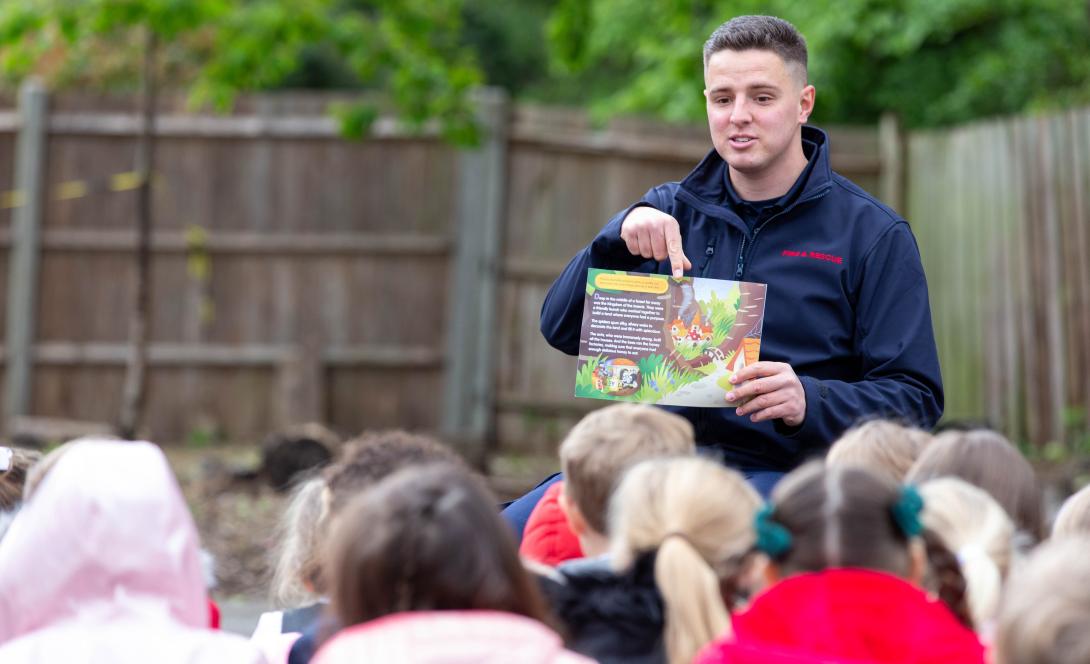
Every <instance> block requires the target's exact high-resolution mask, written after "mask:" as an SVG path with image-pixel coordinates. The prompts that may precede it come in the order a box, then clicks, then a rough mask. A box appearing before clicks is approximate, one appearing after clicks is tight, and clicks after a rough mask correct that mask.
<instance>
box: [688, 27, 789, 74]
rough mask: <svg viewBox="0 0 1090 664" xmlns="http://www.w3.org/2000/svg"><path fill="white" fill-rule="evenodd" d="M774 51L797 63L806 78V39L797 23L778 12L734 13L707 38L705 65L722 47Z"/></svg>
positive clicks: (781, 56) (784, 58)
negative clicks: (757, 13) (789, 21)
mask: <svg viewBox="0 0 1090 664" xmlns="http://www.w3.org/2000/svg"><path fill="white" fill-rule="evenodd" d="M749 50H757V51H772V52H773V53H775V54H776V55H778V56H780V58H782V59H783V61H784V62H785V63H787V64H788V65H795V66H796V67H798V69H799V71H800V72H801V73H802V80H803V82H805V81H806V67H807V54H806V39H804V38H803V36H802V34H801V33H799V31H798V29H796V28H795V26H793V25H791V24H790V23H788V22H787V21H785V20H783V19H782V18H777V17H775V16H735V17H734V18H732V19H731V20H729V21H727V22H726V23H724V24H722V25H720V26H719V27H718V28H716V29H715V32H713V33H712V35H711V37H708V41H706V42H704V66H705V67H707V66H708V61H709V60H711V57H712V56H713V55H715V54H716V53H718V52H719V51H749Z"/></svg>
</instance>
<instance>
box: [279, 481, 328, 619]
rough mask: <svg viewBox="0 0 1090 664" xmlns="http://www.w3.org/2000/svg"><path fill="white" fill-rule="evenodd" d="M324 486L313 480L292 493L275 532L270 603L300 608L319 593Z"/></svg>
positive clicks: (304, 483)
mask: <svg viewBox="0 0 1090 664" xmlns="http://www.w3.org/2000/svg"><path fill="white" fill-rule="evenodd" d="M324 489H325V482H324V481H322V479H321V478H320V477H313V478H311V479H309V480H306V481H304V482H301V483H299V484H297V485H296V486H295V488H294V489H292V493H291V499H290V500H289V501H288V507H287V509H286V510H285V511H284V515H283V519H282V520H281V522H280V525H279V528H278V532H277V540H276V541H277V551H276V567H275V569H274V571H273V581H272V595H273V600H274V601H275V602H276V603H277V604H279V605H281V606H286V607H290V606H302V605H304V604H308V603H310V602H313V601H315V600H316V599H317V598H318V596H319V595H321V594H322V592H323V587H322V581H321V555H322V554H321V540H322V538H321V532H322V528H321V524H322V492H323V490H324Z"/></svg>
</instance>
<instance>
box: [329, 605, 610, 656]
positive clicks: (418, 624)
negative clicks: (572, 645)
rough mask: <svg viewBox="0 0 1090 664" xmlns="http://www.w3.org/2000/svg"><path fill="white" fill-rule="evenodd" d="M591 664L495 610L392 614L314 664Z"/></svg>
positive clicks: (334, 643) (343, 638)
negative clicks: (383, 663)
mask: <svg viewBox="0 0 1090 664" xmlns="http://www.w3.org/2000/svg"><path fill="white" fill-rule="evenodd" d="M355 662H402V663H403V664H500V663H506V662H522V663H524V664H590V662H592V660H589V659H587V658H585V657H582V656H580V655H576V654H575V653H572V652H569V651H567V650H565V649H564V646H563V643H561V640H560V637H559V636H558V635H557V634H556V633H555V632H553V631H552V630H550V629H549V628H547V627H545V626H544V625H542V624H541V623H539V622H537V621H536V620H531V619H529V618H526V617H523V616H519V615H515V614H512V613H502V612H497V611H416V612H411V613H397V614H394V615H391V616H386V617H384V618H379V619H378V620H372V621H371V622H367V623H363V624H361V625H356V626H354V627H349V628H347V629H344V630H342V631H341V632H339V633H338V634H337V635H336V636H335V637H334V638H333V639H332V640H330V641H329V642H328V643H326V644H325V645H324V646H322V648H321V650H319V651H318V653H317V654H316V655H315V657H314V664H354V663H355Z"/></svg>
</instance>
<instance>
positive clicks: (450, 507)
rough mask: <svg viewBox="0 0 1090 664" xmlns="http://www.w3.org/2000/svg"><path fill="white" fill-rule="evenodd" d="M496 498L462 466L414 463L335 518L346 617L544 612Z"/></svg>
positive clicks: (336, 589)
mask: <svg viewBox="0 0 1090 664" xmlns="http://www.w3.org/2000/svg"><path fill="white" fill-rule="evenodd" d="M495 505H496V503H495V500H493V498H492V497H491V496H490V495H489V493H488V492H487V491H486V490H485V489H484V488H483V486H482V485H481V484H480V482H479V481H478V480H476V479H475V478H474V477H472V476H471V475H469V473H468V472H467V471H465V470H464V469H462V468H460V467H455V466H451V465H449V464H433V465H430V466H426V467H419V468H407V469H405V470H402V471H400V472H398V473H395V474H394V475H392V476H390V477H388V478H387V479H385V480H383V481H382V482H380V483H379V484H377V485H375V486H374V487H372V488H371V489H370V490H368V491H365V492H364V493H363V494H361V495H360V496H358V497H357V498H356V499H355V500H354V501H353V502H352V504H351V505H349V506H348V508H346V509H345V510H344V511H343V512H342V513H341V515H340V516H338V517H337V518H336V519H335V520H334V524H333V532H332V537H331V539H330V543H329V547H328V549H327V555H326V564H327V569H328V570H329V571H330V574H331V584H330V595H331V601H332V607H333V610H334V613H335V614H336V616H337V618H338V620H339V621H340V623H341V624H343V625H353V624H357V623H361V622H365V621H368V620H374V619H375V618H379V617H381V616H385V615H388V614H391V613H396V612H400V611H443V610H457V609H483V610H492V611H507V612H510V613H516V614H520V615H524V616H528V617H530V618H535V619H539V620H540V619H543V618H544V616H545V610H544V608H543V606H544V605H543V603H542V600H541V596H540V594H539V592H538V590H537V587H536V586H535V585H534V584H533V583H532V582H531V580H530V577H529V576H528V574H527V573H526V571H525V570H524V569H523V567H522V564H521V562H520V561H519V558H518V552H517V550H516V549H515V544H514V541H513V539H512V537H511V534H510V532H508V529H507V526H506V525H505V524H504V523H503V521H502V519H501V517H500V516H499V514H498V512H497V511H496V506H495Z"/></svg>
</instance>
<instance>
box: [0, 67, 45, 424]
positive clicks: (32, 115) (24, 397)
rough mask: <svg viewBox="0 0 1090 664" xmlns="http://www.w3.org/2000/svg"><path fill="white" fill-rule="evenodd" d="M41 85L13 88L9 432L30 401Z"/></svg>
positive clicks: (42, 119)
mask: <svg viewBox="0 0 1090 664" xmlns="http://www.w3.org/2000/svg"><path fill="white" fill-rule="evenodd" d="M46 101H47V93H46V90H45V87H44V86H43V85H42V84H41V83H40V82H39V81H37V80H36V79H28V80H27V81H26V82H25V83H23V85H22V88H21V89H20V91H19V118H20V120H19V138H18V141H17V143H16V148H15V192H16V193H15V198H16V200H15V201H14V203H15V208H14V211H13V215H12V234H11V253H10V254H9V256H8V303H7V339H6V348H7V372H6V374H7V375H6V376H5V386H4V418H5V419H4V423H5V427H6V429H7V431H8V432H9V433H10V432H11V430H12V428H13V425H14V423H15V418H16V417H19V416H21V415H26V414H27V412H28V408H29V406H30V389H31V368H32V366H33V361H34V357H33V354H34V334H35V330H34V327H35V325H34V324H35V316H36V315H37V303H38V260H39V254H38V252H39V243H40V236H41V220H42V190H43V182H42V181H43V178H44V174H45V134H46Z"/></svg>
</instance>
